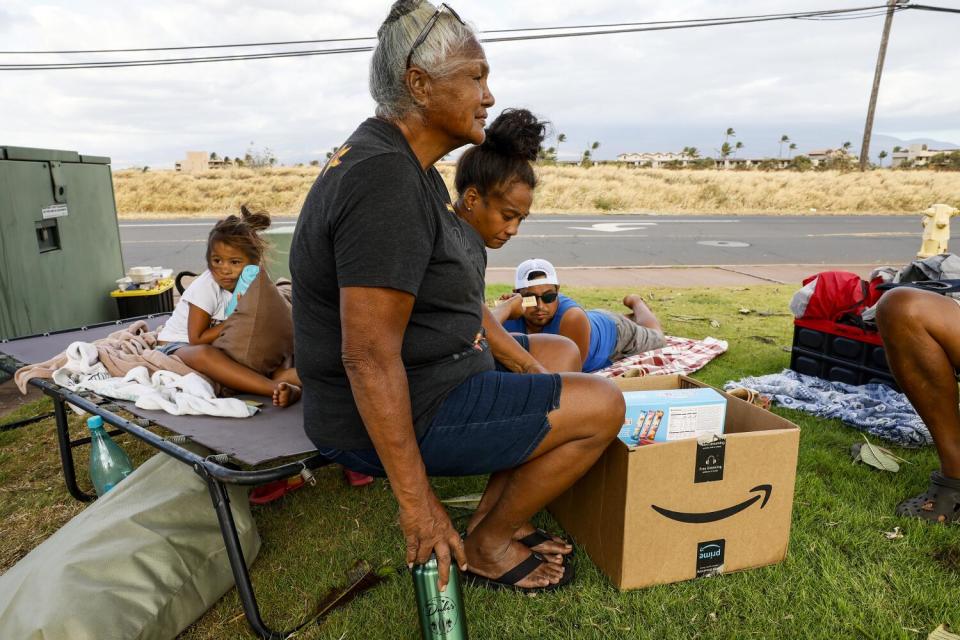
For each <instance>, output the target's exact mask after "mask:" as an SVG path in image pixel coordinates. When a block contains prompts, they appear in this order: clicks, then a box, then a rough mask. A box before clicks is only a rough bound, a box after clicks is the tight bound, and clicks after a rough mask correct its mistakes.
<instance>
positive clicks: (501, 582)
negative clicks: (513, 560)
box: [462, 553, 574, 593]
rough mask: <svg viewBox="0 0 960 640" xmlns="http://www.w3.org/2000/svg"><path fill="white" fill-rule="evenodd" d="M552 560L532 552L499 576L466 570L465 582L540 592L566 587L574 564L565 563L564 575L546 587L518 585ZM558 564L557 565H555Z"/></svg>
mask: <svg viewBox="0 0 960 640" xmlns="http://www.w3.org/2000/svg"><path fill="white" fill-rule="evenodd" d="M548 562H550V561H549V560H547V559H546V558H544V557H543V556H542V555H540V554H539V553H531V554H530V555H529V556H527V557H526V559H525V560H523V561H521V562H520V564H518V565H517V566H515V567H514V568H513V569H510V570H509V571H507V572H506V573H505V574H503V575H502V576H500V577H499V578H488V577H486V576H481V575H479V574H476V573H474V572H472V571H464V572H463V574H462V576H463V581H464V583H465V584H467V585H469V586H471V587H483V588H485V589H492V590H494V591H502V590H504V589H506V590H511V591H520V592H523V593H538V592H540V591H556V590H557V589H559V588H561V587H565V586H567V585H568V584H570V582H571V581H573V575H574V572H573V566H572V565H570V564H564V565H563V569H564V571H563V577H562V578H561V579H560V582H558V583H556V584H550V585H547V586H545V587H518V586H517V583H518V582H520V581H521V580H523V579H524V578H526V577H527V576H528V575H530V574H531V573H533V572H534V571H535V570H536V569H537V567H539V566H541V565H544V564H547V563H548ZM554 566H556V565H554Z"/></svg>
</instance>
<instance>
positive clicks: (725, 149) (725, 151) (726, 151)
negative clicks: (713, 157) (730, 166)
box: [720, 142, 733, 160]
mask: <svg viewBox="0 0 960 640" xmlns="http://www.w3.org/2000/svg"><path fill="white" fill-rule="evenodd" d="M731 153H733V147H731V146H730V143H729V142H724V143H723V144H722V145H720V159H721V160H726V159H727V158H728V157H729V156H730V154H731Z"/></svg>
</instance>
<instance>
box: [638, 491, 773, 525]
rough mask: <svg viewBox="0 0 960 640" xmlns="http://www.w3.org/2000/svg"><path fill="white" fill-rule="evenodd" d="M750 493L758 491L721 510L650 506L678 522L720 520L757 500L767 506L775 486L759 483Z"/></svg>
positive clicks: (762, 505) (761, 506)
mask: <svg viewBox="0 0 960 640" xmlns="http://www.w3.org/2000/svg"><path fill="white" fill-rule="evenodd" d="M750 493H756V494H757V495H755V496H753V497H752V498H747V499H746V500H744V501H743V502H741V503H739V504H735V505H733V506H732V507H727V508H726V509H720V510H719V511H708V512H706V513H685V512H683V511H672V510H670V509H665V508H663V507H660V506H657V505H655V504H652V505H650V507H651V508H652V509H653V510H654V511H656V512H657V513H659V514H660V515H662V516H663V517H665V518H670V519H671V520H676V521H677V522H686V523H689V524H704V523H707V522H717V521H718V520H723V519H725V518H729V517H730V516H734V515H736V514H738V513H740V512H741V511H743V510H744V509H749V508H750V507H751V506H752V505H753V503H755V502H757V501H761V502H760V508H761V509H763V508H764V507H765V506H767V502H768V501H769V500H770V494H771V493H773V486H772V485H769V484H761V485H757V486H756V487H754V488H753V489H750Z"/></svg>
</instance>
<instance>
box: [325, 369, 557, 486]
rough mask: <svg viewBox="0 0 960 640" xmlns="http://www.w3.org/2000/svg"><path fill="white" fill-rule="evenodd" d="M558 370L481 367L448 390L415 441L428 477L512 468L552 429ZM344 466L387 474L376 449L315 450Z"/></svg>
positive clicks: (358, 470) (373, 474) (381, 475)
mask: <svg viewBox="0 0 960 640" xmlns="http://www.w3.org/2000/svg"><path fill="white" fill-rule="evenodd" d="M561 385H562V382H561V379H560V376H559V375H558V374H555V373H550V374H520V373H505V372H502V371H484V372H483V373H477V374H475V375H473V376H471V377H470V378H467V379H466V380H465V381H464V382H463V383H462V384H460V386H458V387H456V388H455V389H454V390H453V391H451V392H450V395H448V396H447V398H446V400H444V401H443V404H442V405H440V408H439V409H438V410H437V414H436V415H435V416H434V418H433V420H432V421H431V423H430V426H429V427H427V430H426V432H425V433H424V434H423V436H421V437H420V439H419V440H418V442H417V443H418V444H419V446H420V455H421V456H422V457H423V463H424V465H425V466H426V468H427V475H430V476H473V475H481V474H487V473H493V472H495V471H501V470H503V469H512V468H514V467H516V466H518V465H520V464H521V463H522V462H524V461H525V460H526V459H527V458H529V457H530V455H531V454H532V453H533V452H534V450H535V449H536V448H537V446H538V445H539V444H540V442H542V441H543V439H544V438H545V437H546V435H547V434H548V433H549V432H550V422H549V421H548V420H547V414H548V413H550V412H551V411H553V410H554V409H556V408H557V407H559V406H560V391H561ZM319 452H320V454H322V455H323V456H325V457H327V458H328V459H330V460H332V461H334V462H337V463H339V464H342V465H343V466H345V467H347V468H348V469H352V470H353V471H357V472H359V473H365V474H367V475H371V476H379V477H386V475H387V474H386V472H385V471H384V469H383V465H382V464H381V463H380V458H379V457H378V456H377V452H376V450H375V449H353V450H349V451H344V450H340V449H327V448H321V449H319Z"/></svg>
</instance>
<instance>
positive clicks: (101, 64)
mask: <svg viewBox="0 0 960 640" xmlns="http://www.w3.org/2000/svg"><path fill="white" fill-rule="evenodd" d="M884 6H885V5H872V6H865V7H856V8H848V9H826V10H817V11H806V12H795V13H784V14H765V15H756V16H735V17H730V18H700V19H692V20H687V21H661V22H656V23H653V22H648V23H615V24H613V25H610V26H613V27H619V26H620V25H644V26H629V27H623V28H604V29H594V28H590V30H582V31H568V32H565V33H536V34H533V35H520V36H502V37H493V38H490V37H485V38H480V41H481V42H485V43H492V42H518V41H529V40H546V39H557V38H575V37H587V36H597V35H610V34H623V33H640V32H648V31H668V30H676V29H696V28H705V27H715V26H728V25H737V24H753V23H761V22H774V21H782V20H794V19H811V18H819V17H828V16H844V15H848V14H856V13H861V14H862V13H863V12H871V16H864V17H872V12H874V11H876V10H877V9H878V8H881V7H884ZM904 8H909V7H904ZM878 15H879V14H878ZM583 27H587V25H583ZM560 29H570V28H569V27H542V28H536V29H528V30H526V31H530V30H540V31H543V30H560ZM515 31H524V30H513V29H507V30H499V31H498V32H500V33H504V32H515ZM486 33H494V32H492V31H491V32H486ZM344 40H351V39H340V41H344ZM204 46H206V47H211V48H212V47H220V46H221V45H204ZM223 46H228V45H223ZM235 46H240V45H235ZM190 48H193V47H190ZM197 48H199V47H197ZM150 50H158V49H150ZM372 50H373V46H372V45H364V46H358V47H341V48H330V49H312V50H301V51H281V52H262V53H238V54H233V55H224V56H194V57H186V58H152V59H141V60H108V61H82V62H57V63H25V64H0V71H54V70H71V69H101V68H127V67H152V66H167V65H179V64H199V63H207V62H235V61H242V60H265V59H273V58H297V57H307V56H319V55H335V54H344V53H358V52H366V51H372ZM106 51H108V50H98V51H97V52H98V53H103V52H106Z"/></svg>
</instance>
